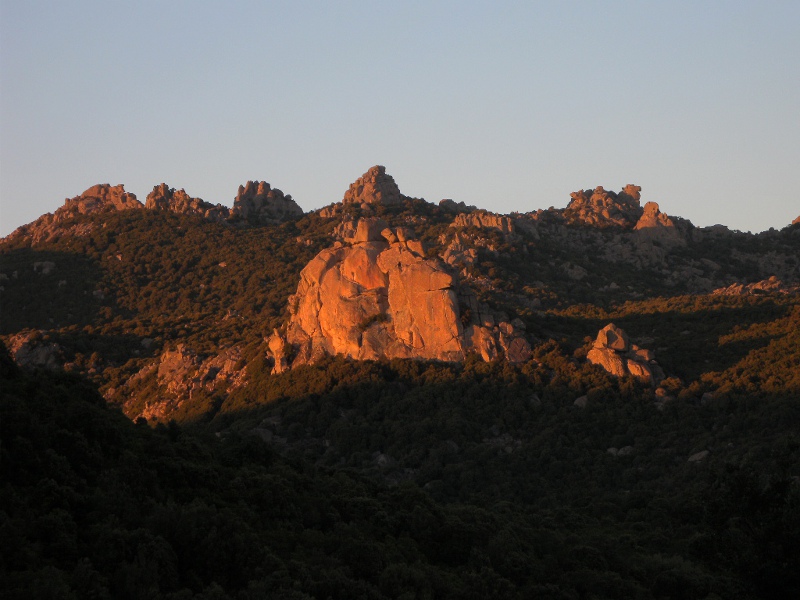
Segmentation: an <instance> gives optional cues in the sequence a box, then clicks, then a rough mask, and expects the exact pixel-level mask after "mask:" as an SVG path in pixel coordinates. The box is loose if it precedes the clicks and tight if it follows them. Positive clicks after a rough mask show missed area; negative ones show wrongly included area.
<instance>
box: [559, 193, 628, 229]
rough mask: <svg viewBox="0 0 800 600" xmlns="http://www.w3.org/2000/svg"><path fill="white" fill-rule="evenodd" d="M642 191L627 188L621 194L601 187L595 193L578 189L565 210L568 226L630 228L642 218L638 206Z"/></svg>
mask: <svg viewBox="0 0 800 600" xmlns="http://www.w3.org/2000/svg"><path fill="white" fill-rule="evenodd" d="M641 191H642V188H641V187H639V186H638V185H631V184H629V185H626V186H625V187H624V188H623V189H622V191H621V192H619V193H614V192H608V191H606V190H605V189H603V187H602V186H599V187H596V188H595V189H594V191H591V190H581V191H577V192H573V193H572V194H570V196H571V197H572V200H571V201H570V203H569V204H568V205H567V208H566V209H564V217H565V219H566V220H567V222H568V223H571V224H582V225H592V226H595V227H601V228H602V227H612V226H616V227H623V228H626V229H630V228H632V227H634V226H635V225H636V223H637V222H638V221H639V219H640V218H641V216H642V213H643V211H642V207H641V205H640V203H639V200H640V198H641Z"/></svg>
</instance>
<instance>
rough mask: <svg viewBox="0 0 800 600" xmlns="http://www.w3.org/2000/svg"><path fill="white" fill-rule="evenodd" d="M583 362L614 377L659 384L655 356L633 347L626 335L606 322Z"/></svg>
mask: <svg viewBox="0 0 800 600" xmlns="http://www.w3.org/2000/svg"><path fill="white" fill-rule="evenodd" d="M586 359H587V360H588V361H589V362H590V363H592V364H593V365H598V366H600V367H602V368H603V369H605V370H606V371H607V372H608V373H609V374H611V375H614V376H615V377H623V376H625V375H633V376H634V377H636V378H637V379H639V380H640V381H643V382H645V383H652V384H658V383H659V382H660V381H661V380H662V379H664V372H663V371H662V370H661V367H659V366H658V363H656V361H655V354H653V352H652V351H651V350H647V349H646V348H640V347H639V346H637V345H636V344H632V343H631V341H630V339H629V338H628V334H627V333H625V331H624V330H622V329H620V328H619V327H617V326H616V325H614V324H613V323H609V324H608V325H606V326H605V327H603V329H601V330H600V331H599V332H598V334H597V339H596V340H595V341H594V344H593V345H592V349H591V350H589V353H588V354H587V355H586Z"/></svg>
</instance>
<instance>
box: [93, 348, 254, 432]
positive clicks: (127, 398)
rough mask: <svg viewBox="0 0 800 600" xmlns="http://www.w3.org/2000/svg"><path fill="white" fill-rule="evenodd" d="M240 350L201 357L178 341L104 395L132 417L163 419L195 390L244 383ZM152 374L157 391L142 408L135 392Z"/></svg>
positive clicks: (226, 389) (217, 389) (219, 389)
mask: <svg viewBox="0 0 800 600" xmlns="http://www.w3.org/2000/svg"><path fill="white" fill-rule="evenodd" d="M241 363H242V349H241V347H239V346H233V347H231V348H227V349H225V350H222V351H220V352H219V354H216V355H213V356H208V357H205V358H203V357H201V356H199V355H198V354H197V353H196V352H195V351H194V350H193V349H192V348H191V347H189V346H187V345H185V344H178V345H177V346H176V347H175V348H173V349H171V350H165V351H164V352H162V353H161V356H160V357H159V358H158V361H157V362H152V363H150V364H148V365H146V366H145V367H143V368H142V369H141V370H140V371H139V372H138V373H136V374H135V375H133V376H132V377H131V378H130V379H129V380H127V381H126V382H125V383H124V384H123V385H122V386H120V387H119V388H109V389H108V390H107V391H106V393H105V398H106V399H107V400H109V401H111V402H117V401H121V402H122V405H123V409H124V411H125V413H126V414H127V415H128V416H129V417H130V418H132V419H136V418H138V417H144V418H145V419H147V420H149V421H164V420H166V419H168V418H169V417H170V415H172V414H173V413H174V412H175V411H176V410H178V408H179V407H180V405H181V403H182V402H183V401H184V400H187V399H192V398H193V397H194V396H195V394H197V393H198V392H201V391H202V392H207V393H209V394H210V393H214V392H223V393H230V392H231V391H233V390H235V389H237V388H239V387H243V386H245V385H247V381H246V371H245V369H244V368H242V366H241ZM152 376H155V380H156V383H157V384H158V386H159V390H160V393H159V394H158V395H157V396H155V397H153V398H151V399H150V400H149V401H148V402H147V403H146V404H145V405H144V406H143V407H142V408H138V409H136V408H134V407H136V406H140V405H139V404H138V400H137V395H138V389H139V386H140V384H141V382H142V381H143V380H145V379H147V378H148V377H152Z"/></svg>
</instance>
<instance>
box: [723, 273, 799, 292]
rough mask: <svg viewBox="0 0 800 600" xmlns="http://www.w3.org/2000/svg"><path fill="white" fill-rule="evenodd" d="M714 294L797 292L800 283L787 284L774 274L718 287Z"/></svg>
mask: <svg viewBox="0 0 800 600" xmlns="http://www.w3.org/2000/svg"><path fill="white" fill-rule="evenodd" d="M711 293H712V294H713V295H714V296H754V295H758V294H797V293H800V285H798V284H789V285H787V284H785V283H784V282H782V281H781V280H780V279H778V278H777V277H775V276H774V275H773V276H772V277H770V278H769V279H763V280H761V281H756V282H754V283H733V284H731V285H729V286H727V287H723V288H717V289H716V290H714V291H713V292H711Z"/></svg>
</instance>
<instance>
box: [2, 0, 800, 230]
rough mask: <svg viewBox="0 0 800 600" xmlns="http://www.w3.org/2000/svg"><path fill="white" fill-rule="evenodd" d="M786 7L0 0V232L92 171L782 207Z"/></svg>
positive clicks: (790, 34) (785, 185)
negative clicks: (383, 180) (383, 177)
mask: <svg viewBox="0 0 800 600" xmlns="http://www.w3.org/2000/svg"><path fill="white" fill-rule="evenodd" d="M798 31H800V2H798V1H797V0H785V1H770V0H759V1H758V2H756V1H755V0H750V1H738V0H725V1H722V0H716V1H704V0H692V1H691V2H684V1H681V0H671V1H670V2H664V1H657V2H656V1H652V2H651V1H648V0H639V1H628V2H615V1H612V0H609V1H602V2H601V1H595V2H592V1H588V0H587V1H571V0H558V1H556V0H553V1H548V2H543V1H542V2H538V1H534V0H529V1H526V2H504V1H501V0H495V1H493V2H479V1H475V2H464V1H460V2H456V1H453V2H440V1H437V0H425V1H420V2H417V1H413V0H411V1H404V2H381V1H347V0H340V1H337V2H322V1H318V2H312V1H303V0H291V1H286V2H270V1H249V2H248V1H237V0H224V1H219V2H217V1H214V0H208V1H201V0H195V1H183V0H170V1H168V2H165V1H163V0H159V1H151V0H135V1H129V2H127V1H118V0H102V1H88V0H73V1H70V2H63V1H50V2H40V1H37V0H0V235H3V236H4V235H7V234H8V233H10V232H11V231H12V230H14V229H15V228H16V227H18V226H19V225H22V224H24V223H28V222H30V221H33V220H34V219H36V218H37V217H38V216H39V215H41V214H43V213H46V212H53V211H54V210H56V209H57V208H58V207H59V206H61V205H62V204H63V202H64V199H65V198H71V197H74V196H76V195H78V194H80V193H81V192H83V191H84V190H85V189H87V188H89V187H91V186H92V185H94V184H97V183H110V184H113V185H115V184H119V183H122V184H124V185H125V189H126V190H127V191H129V192H133V193H135V194H136V195H137V197H138V198H139V199H140V200H141V201H144V200H145V197H146V196H147V194H148V193H149V192H150V191H151V190H152V188H153V186H154V185H156V184H159V183H162V182H165V183H167V184H169V185H170V186H171V187H174V188H178V189H180V188H183V189H185V190H186V191H187V192H188V193H189V194H190V195H191V196H195V197H200V198H203V199H204V200H206V201H208V202H212V203H221V204H225V205H227V206H231V205H232V203H233V199H234V197H235V195H236V191H237V189H238V187H239V185H240V184H242V183H244V182H246V181H248V180H258V181H262V180H263V181H268V182H269V183H270V184H272V186H273V187H277V188H279V189H281V190H282V191H283V192H284V193H288V194H291V195H292V196H293V197H294V199H295V200H296V201H297V202H298V204H300V206H301V207H302V208H303V209H304V210H306V211H308V210H312V209H316V208H320V207H322V206H325V205H327V204H330V203H332V202H337V201H339V200H341V199H342V196H343V194H344V192H345V190H346V189H347V187H348V186H349V184H350V183H351V182H352V181H354V180H355V179H357V178H358V177H359V176H361V175H362V174H363V173H364V172H365V171H366V170H367V169H368V168H369V167H371V166H372V165H375V164H382V165H385V166H386V169H387V172H388V173H389V174H390V175H392V176H393V177H394V178H395V181H396V182H397V184H398V186H399V187H400V191H401V192H402V193H403V194H406V195H408V196H414V197H420V198H425V199H426V200H428V201H430V202H438V201H439V200H441V199H442V198H452V199H454V200H456V201H464V202H466V203H467V204H474V205H476V206H478V207H480V208H486V209H488V210H491V211H494V212H499V213H510V212H512V211H518V212H528V211H532V210H536V209H540V208H548V207H550V206H554V207H556V208H563V207H565V206H566V205H567V203H568V202H569V200H570V196H569V194H570V193H571V192H573V191H576V190H580V189H592V188H595V187H596V186H600V185H602V186H604V187H605V188H606V189H609V190H615V191H616V190H619V189H621V188H622V187H623V186H624V185H625V184H628V183H634V184H637V185H640V186H641V187H642V202H643V203H644V202H646V201H654V202H658V204H659V205H660V207H661V210H662V211H663V212H665V213H667V214H669V215H674V216H680V217H684V218H688V219H690V220H691V221H692V222H693V223H694V224H695V225H698V226H707V225H713V224H716V223H721V224H724V225H727V226H729V227H731V228H732V229H738V230H741V231H753V232H758V231H763V230H766V229H769V228H770V227H774V228H776V229H780V228H782V227H785V226H786V225H788V224H789V223H791V221H792V220H793V219H794V218H796V217H797V216H798V215H800V200H798V196H795V192H792V190H793V189H794V188H795V187H797V177H798V175H799V174H800V35H798V34H797V32H798Z"/></svg>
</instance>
